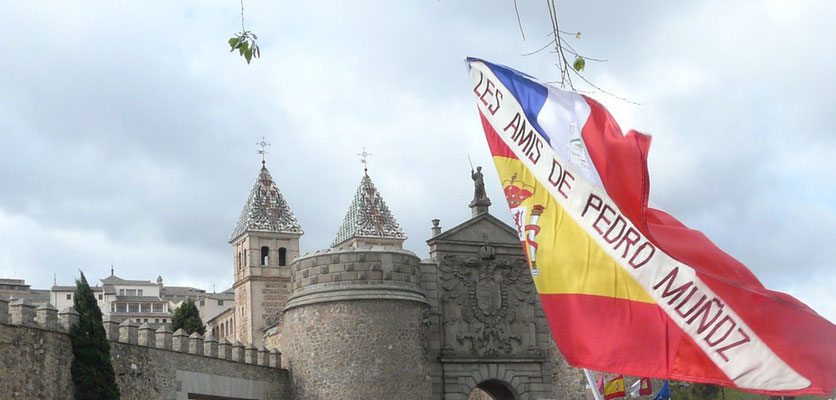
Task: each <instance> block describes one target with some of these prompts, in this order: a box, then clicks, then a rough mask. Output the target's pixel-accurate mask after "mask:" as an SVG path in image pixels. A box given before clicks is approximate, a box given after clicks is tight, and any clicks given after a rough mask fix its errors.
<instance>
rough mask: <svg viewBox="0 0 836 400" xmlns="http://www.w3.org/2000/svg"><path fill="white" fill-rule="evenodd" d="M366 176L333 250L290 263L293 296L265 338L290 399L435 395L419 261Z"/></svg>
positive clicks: (323, 251) (427, 397) (425, 301)
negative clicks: (278, 354)
mask: <svg viewBox="0 0 836 400" xmlns="http://www.w3.org/2000/svg"><path fill="white" fill-rule="evenodd" d="M405 239H406V236H405V235H404V233H403V231H402V230H401V228H400V226H399V225H398V223H397V221H396V220H395V218H394V217H393V216H392V214H391V213H390V212H389V209H388V207H387V206H386V204H385V203H384V202H383V199H382V197H381V196H380V193H379V192H377V190H376V188H375V187H374V184H372V181H371V179H370V178H369V176H368V174H366V175H365V176H364V177H363V180H362V182H361V184H360V187H359V188H358V190H357V194H356V196H355V198H354V201H353V202H352V204H351V207H350V208H349V211H348V213H347V214H346V216H345V219H344V220H343V224H342V226H341V227H340V230H339V232H338V233H337V237H336V239H335V240H334V243H333V244H332V247H331V248H330V249H327V250H320V251H317V252H315V253H309V254H305V255H302V256H300V257H299V258H297V259H296V260H294V261H293V263H291V265H290V273H291V276H290V279H291V288H292V290H291V293H290V297H289V298H288V301H287V305H286V306H285V308H284V311H283V315H282V320H281V322H280V324H279V326H278V329H277V330H275V331H274V332H275V334H272V335H269V334H268V337H266V338H265V341H266V342H267V343H268V345H270V344H273V345H275V344H278V346H279V347H280V348H281V350H282V352H283V359H284V360H285V365H284V366H285V367H286V368H288V369H289V370H290V373H291V377H292V381H293V390H294V391H295V396H296V398H311V399H336V398H345V399H352V398H367V399H429V398H431V397H432V385H431V381H430V362H429V359H428V357H427V338H426V337H427V332H426V327H425V324H424V320H425V319H426V318H425V313H426V311H427V309H428V303H427V300H426V298H425V296H424V294H423V292H422V290H421V288H420V279H421V270H420V260H419V258H418V257H417V256H416V255H415V254H414V253H412V252H410V251H407V250H404V249H403V248H402V243H403V241H404V240H405Z"/></svg>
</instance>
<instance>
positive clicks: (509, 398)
mask: <svg viewBox="0 0 836 400" xmlns="http://www.w3.org/2000/svg"><path fill="white" fill-rule="evenodd" d="M518 398H519V397H517V396H516V395H515V394H514V391H513V390H512V389H511V387H510V385H508V384H506V383H505V382H502V381H500V380H498V379H489V380H486V381H483V382H482V383H480V384H478V385H476V387H475V388H474V389H473V391H472V392H471V393H470V395H469V396H468V400H488V399H491V400H517V399H518Z"/></svg>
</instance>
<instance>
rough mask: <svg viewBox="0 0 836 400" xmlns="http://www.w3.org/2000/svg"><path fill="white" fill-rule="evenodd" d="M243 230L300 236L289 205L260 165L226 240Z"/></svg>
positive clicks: (300, 229) (299, 228)
mask: <svg viewBox="0 0 836 400" xmlns="http://www.w3.org/2000/svg"><path fill="white" fill-rule="evenodd" d="M246 231H257V232H276V233H293V234H298V235H301V234H303V233H304V232H302V227H301V226H299V223H298V222H297V221H296V217H295V216H294V215H293V212H292V211H290V206H288V205H287V202H286V201H285V200H284V197H283V196H282V194H281V192H279V188H278V187H277V186H276V184H275V182H273V177H271V176H270V171H268V170H267V167H266V166H264V165H262V166H261V172H260V173H259V174H258V179H256V181H255V184H253V188H252V190H250V197H249V198H247V203H246V204H244V209H243V210H242V211H241V216H240V217H238V223H237V224H235V229H233V230H232V234H231V235H230V236H229V240H230V241H232V239H235V238H236V237H238V236H239V235H241V234H242V233H244V232H246Z"/></svg>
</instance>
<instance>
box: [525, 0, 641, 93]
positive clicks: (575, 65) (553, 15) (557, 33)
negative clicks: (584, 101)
mask: <svg viewBox="0 0 836 400" xmlns="http://www.w3.org/2000/svg"><path fill="white" fill-rule="evenodd" d="M546 6H547V7H548V9H549V20H550V22H551V25H552V29H551V32H549V36H551V40H550V41H549V42H548V43H546V44H545V45H543V47H540V48H538V49H537V50H535V51H532V52H530V53H524V54H522V55H523V56H531V55H534V54H537V53H540V52H542V51H544V50H546V49H548V48H549V47H552V46H553V49H552V51H551V53H553V54H556V55H557V62H556V63H555V66H556V67H557V69H558V71H560V81H557V82H550V83H558V84H560V87H561V88H563V89H565V88H566V87H567V86H568V88H569V90H572V91H574V92H579V93H583V92H584V91H581V90H578V88H576V87H575V83H574V82H573V81H572V77H573V76H574V77H577V78H579V79H580V80H582V81H583V82H585V83H586V84H587V85H589V86H590V87H592V88H593V89H594V90H593V91H592V93H594V92H595V91H597V92H600V93H604V94H606V95H609V96H612V97H615V98H616V99H619V100H621V101H625V102H628V103H631V104H636V105H641V103H637V102H635V101H632V100H629V99H626V98H624V97H621V96H618V95H615V94H613V93H611V92H608V91H606V90H604V89H602V88H601V87H600V86H598V85H596V84H594V83H592V82H591V81H590V80H589V79H587V78H586V77H585V76H584V75H583V73H582V72H583V70H584V69H585V68H586V62H587V61H594V62H606V61H607V60H605V59H600V58H592V57H587V56H584V55H582V54H580V52H578V51H577V50H576V49H575V48H574V47H573V46H572V45H571V44H570V43H569V41H567V40H566V39H565V38H564V36H561V35H572V36H574V37H575V39H578V40H580V38H581V32H568V31H564V30H561V29H560V25H559V23H558V19H557V6H556V5H555V4H554V0H546ZM514 11H515V12H516V15H517V24H518V25H519V27H520V33H521V34H522V36H523V41H524V40H525V33H523V28H522V22H521V20H520V13H519V9H518V8H517V1H516V0H514ZM566 54H569V55H571V56H574V59H573V60H572V62H571V63H570V62H569V58H568V57H567V56H566Z"/></svg>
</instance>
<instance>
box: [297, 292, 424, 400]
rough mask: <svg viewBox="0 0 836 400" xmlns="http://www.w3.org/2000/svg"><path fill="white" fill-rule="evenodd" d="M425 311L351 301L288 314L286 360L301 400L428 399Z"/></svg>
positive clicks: (410, 306) (402, 303)
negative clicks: (422, 317) (424, 344)
mask: <svg viewBox="0 0 836 400" xmlns="http://www.w3.org/2000/svg"><path fill="white" fill-rule="evenodd" d="M423 308H424V307H423V306H422V305H421V304H420V303H416V302H411V301H396V300H389V301H379V300H353V301H336V302H323V303H318V304H311V305H307V306H304V307H296V308H293V309H291V310H288V311H287V312H285V314H284V317H283V321H282V334H283V336H284V337H286V338H291V339H289V340H288V341H287V342H286V343H285V344H284V351H285V353H283V356H284V357H285V360H286V361H287V364H286V365H287V368H288V369H289V370H290V373H291V374H292V376H293V390H294V398H297V399H391V400H395V399H410V400H411V399H416V400H418V399H430V398H432V385H431V381H430V371H429V364H428V361H427V359H426V353H425V352H424V347H423V344H422V342H423V339H422V337H421V329H422V325H421V314H422V311H423Z"/></svg>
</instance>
